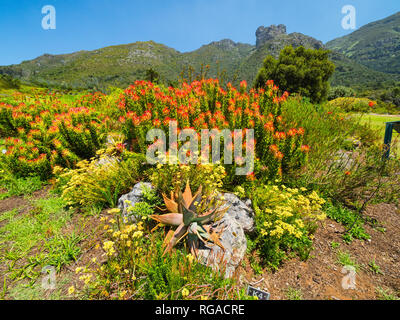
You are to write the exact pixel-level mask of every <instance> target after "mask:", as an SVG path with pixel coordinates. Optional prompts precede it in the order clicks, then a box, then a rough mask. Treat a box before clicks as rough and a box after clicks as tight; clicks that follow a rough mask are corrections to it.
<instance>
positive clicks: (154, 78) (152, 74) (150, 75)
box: [145, 68, 160, 83]
mask: <svg viewBox="0 0 400 320" xmlns="http://www.w3.org/2000/svg"><path fill="white" fill-rule="evenodd" d="M145 79H146V80H147V81H150V82H153V83H158V82H159V81H160V74H159V73H158V72H157V71H155V70H154V69H153V68H150V69H147V70H146V77H145Z"/></svg>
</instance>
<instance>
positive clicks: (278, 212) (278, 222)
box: [256, 185, 326, 239]
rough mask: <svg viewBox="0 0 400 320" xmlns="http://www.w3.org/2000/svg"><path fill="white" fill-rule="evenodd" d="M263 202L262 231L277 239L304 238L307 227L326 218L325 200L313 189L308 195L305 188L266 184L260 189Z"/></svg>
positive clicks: (258, 213)
mask: <svg viewBox="0 0 400 320" xmlns="http://www.w3.org/2000/svg"><path fill="white" fill-rule="evenodd" d="M258 192H259V193H260V197H261V198H262V201H263V204H264V205H263V206H262V208H261V209H259V210H257V211H256V213H257V216H258V220H259V221H260V222H261V225H260V234H261V235H262V236H264V237H275V238H277V239H279V238H281V237H282V236H284V235H289V236H294V237H296V238H298V239H299V238H301V237H302V236H303V235H307V233H308V231H307V228H306V227H307V226H308V225H310V224H311V223H315V222H316V221H321V220H324V219H325V218H326V215H325V213H324V212H323V211H322V205H323V204H324V203H325V200H324V199H322V198H320V197H319V196H318V194H317V193H316V192H315V191H313V192H311V193H309V194H307V190H306V189H305V188H300V189H297V188H287V187H286V186H284V185H283V186H281V187H280V188H279V187H278V186H264V187H263V188H262V190H258Z"/></svg>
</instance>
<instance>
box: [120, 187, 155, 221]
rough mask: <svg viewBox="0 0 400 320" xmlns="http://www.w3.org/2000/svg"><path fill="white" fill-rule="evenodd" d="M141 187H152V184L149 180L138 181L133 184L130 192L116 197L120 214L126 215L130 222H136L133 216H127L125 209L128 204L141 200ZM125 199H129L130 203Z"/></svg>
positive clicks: (132, 204)
mask: <svg viewBox="0 0 400 320" xmlns="http://www.w3.org/2000/svg"><path fill="white" fill-rule="evenodd" d="M143 188H148V189H153V186H152V185H151V183H149V182H139V183H137V184H135V185H134V187H133V189H132V191H131V192H129V193H127V194H124V195H122V196H121V197H120V198H119V199H118V208H119V209H121V211H122V215H123V216H124V217H128V218H129V219H130V220H131V222H136V219H135V217H133V216H128V212H127V209H128V208H129V207H130V206H134V205H135V204H136V203H138V202H142V201H143ZM126 200H129V201H130V204H128V203H126V202H125V201H126Z"/></svg>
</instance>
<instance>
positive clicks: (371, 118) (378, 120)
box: [357, 114, 400, 153]
mask: <svg viewBox="0 0 400 320" xmlns="http://www.w3.org/2000/svg"><path fill="white" fill-rule="evenodd" d="M357 116H361V115H357ZM392 121H400V116H391V115H376V114H364V115H362V116H361V123H368V124H370V125H371V127H372V128H373V129H376V130H379V132H380V133H381V135H382V142H383V138H384V136H385V129H386V122H392ZM392 142H393V143H394V149H396V150H397V153H399V151H400V134H399V133H397V132H396V131H393V137H392Z"/></svg>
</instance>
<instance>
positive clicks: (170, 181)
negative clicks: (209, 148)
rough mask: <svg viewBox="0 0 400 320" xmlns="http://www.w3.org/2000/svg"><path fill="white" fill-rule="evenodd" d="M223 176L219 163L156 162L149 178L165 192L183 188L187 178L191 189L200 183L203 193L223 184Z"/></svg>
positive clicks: (223, 171) (208, 192) (223, 172)
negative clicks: (155, 166)
mask: <svg viewBox="0 0 400 320" xmlns="http://www.w3.org/2000/svg"><path fill="white" fill-rule="evenodd" d="M225 177H226V171H225V168H224V166H222V165H219V164H211V163H210V164H198V165H182V164H158V165H157V170H155V171H154V172H153V174H152V175H151V177H150V179H151V182H152V184H153V185H154V186H155V187H156V188H157V189H159V190H161V191H162V192H164V193H167V194H168V193H169V191H170V190H176V189H178V188H183V187H184V186H185V184H186V181H188V180H189V181H190V185H191V187H192V189H197V188H198V187H199V186H200V185H202V186H203V193H204V194H210V193H212V192H214V191H215V190H216V189H218V188H221V187H222V186H223V179H224V178H225Z"/></svg>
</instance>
